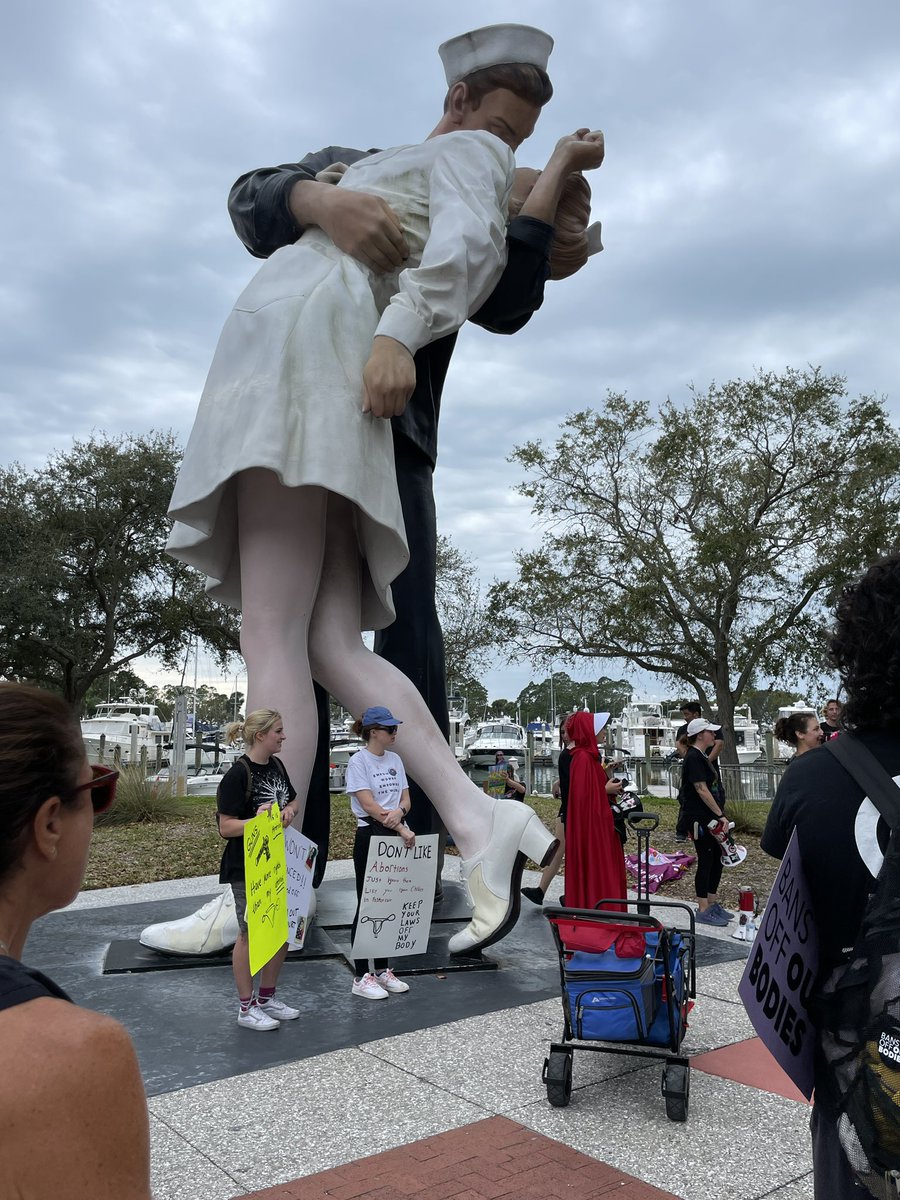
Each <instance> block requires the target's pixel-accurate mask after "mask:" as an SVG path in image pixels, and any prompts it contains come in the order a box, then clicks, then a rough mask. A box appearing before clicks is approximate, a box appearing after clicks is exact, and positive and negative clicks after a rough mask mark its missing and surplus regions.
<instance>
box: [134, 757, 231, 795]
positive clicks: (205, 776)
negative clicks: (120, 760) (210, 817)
mask: <svg viewBox="0 0 900 1200" xmlns="http://www.w3.org/2000/svg"><path fill="white" fill-rule="evenodd" d="M232 765H233V764H232V763H231V762H226V763H221V764H220V765H219V766H218V767H215V766H212V765H204V766H201V767H196V766H194V765H193V764H192V765H190V766H186V767H185V773H186V777H185V788H186V789H187V794H188V795H189V796H215V794H216V792H217V791H218V788H219V784H220V783H221V782H222V780H223V779H224V778H225V776H226V775H227V774H228V772H229V771H230V770H231V767H232ZM147 780H148V782H149V783H152V784H154V785H156V786H157V787H159V786H160V785H162V786H164V787H165V788H167V789H168V788H169V787H170V786H171V783H172V768H171V767H162V768H161V769H160V770H159V771H157V772H156V773H155V774H153V775H148V776H147Z"/></svg>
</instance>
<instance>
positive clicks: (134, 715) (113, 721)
mask: <svg viewBox="0 0 900 1200" xmlns="http://www.w3.org/2000/svg"><path fill="white" fill-rule="evenodd" d="M81 736H82V737H83V738H84V742H85V748H86V750H87V754H88V757H89V758H91V759H98V758H99V757H100V754H101V749H102V753H103V756H104V757H105V758H106V759H107V760H109V759H110V758H111V757H112V755H113V754H114V752H115V750H116V748H118V749H119V752H120V754H121V759H122V762H123V763H129V762H131V758H132V754H133V755H134V756H135V761H139V759H140V755H141V750H144V749H146V751H147V760H148V762H151V763H152V762H155V761H156V756H157V753H160V754H162V755H163V756H165V751H164V750H163V744H164V743H165V742H166V741H168V740H169V738H170V736H171V735H170V733H169V730H168V728H167V726H166V725H165V724H164V723H163V721H162V720H161V718H160V716H159V710H158V709H157V707H156V705H155V704H145V703H143V702H142V701H140V700H135V699H134V698H133V697H130V696H124V697H122V699H121V700H111V701H109V702H107V703H106V704H98V705H97V708H96V710H95V712H94V715H93V716H92V717H86V718H84V720H82V722H81ZM101 739H102V741H101Z"/></svg>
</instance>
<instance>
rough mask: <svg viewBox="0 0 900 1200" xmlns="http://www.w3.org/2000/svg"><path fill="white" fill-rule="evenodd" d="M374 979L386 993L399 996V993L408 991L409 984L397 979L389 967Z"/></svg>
mask: <svg viewBox="0 0 900 1200" xmlns="http://www.w3.org/2000/svg"><path fill="white" fill-rule="evenodd" d="M375 978H376V979H377V980H378V982H379V983H380V984H381V986H382V987H383V988H385V989H386V991H389V992H393V993H394V994H395V995H398V996H399V994H400V993H401V992H408V991H409V984H408V983H404V982H403V980H402V979H398V978H397V976H396V975H395V974H394V972H393V971H392V970H391V968H390V967H388V969H387V970H386V971H382V972H381V974H380V975H376V976H375Z"/></svg>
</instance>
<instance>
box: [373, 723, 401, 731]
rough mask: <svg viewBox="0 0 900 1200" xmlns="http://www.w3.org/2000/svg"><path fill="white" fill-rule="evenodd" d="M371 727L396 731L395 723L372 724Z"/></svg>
mask: <svg viewBox="0 0 900 1200" xmlns="http://www.w3.org/2000/svg"><path fill="white" fill-rule="evenodd" d="M372 728H373V729H383V730H384V732H385V733H396V732H397V726H396V725H373V726H372Z"/></svg>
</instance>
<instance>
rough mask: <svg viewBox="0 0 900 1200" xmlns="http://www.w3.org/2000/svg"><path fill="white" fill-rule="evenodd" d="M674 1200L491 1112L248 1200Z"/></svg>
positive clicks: (253, 1196)
mask: <svg viewBox="0 0 900 1200" xmlns="http://www.w3.org/2000/svg"><path fill="white" fill-rule="evenodd" d="M407 1196H411V1197H418V1198H419V1200H495V1198H497V1197H503V1196H505V1197H509V1198H510V1200H562V1198H564V1197H567V1198H571V1200H591V1197H594V1196H615V1197H617V1200H672V1198H671V1193H669V1192H661V1191H660V1190H659V1189H658V1188H655V1187H651V1186H650V1185H649V1184H647V1183H642V1182H641V1180H639V1179H635V1178H634V1176H633V1175H625V1174H624V1173H623V1172H622V1171H618V1170H616V1169H615V1168H614V1167H611V1166H609V1165H608V1164H607V1163H604V1162H598V1161H597V1159H595V1158H588V1156H587V1155H586V1154H581V1153H580V1152H579V1151H578V1150H573V1149H572V1148H571V1147H570V1146H564V1145H563V1144H562V1143H561V1142H556V1141H553V1139H552V1138H548V1137H544V1136H543V1135H542V1134H540V1133H535V1132H534V1130H532V1129H526V1128H525V1126H524V1125H518V1124H517V1123H516V1122H515V1121H509V1120H507V1119H506V1117H491V1118H489V1119H488V1120H486V1121H478V1122H477V1123H476V1124H474V1125H465V1126H463V1128H462V1129H453V1130H451V1131H450V1132H449V1133H442V1134H439V1135H438V1136H436V1137H430V1138H424V1139H423V1140H422V1141H420V1142H412V1143H411V1144H410V1145H408V1146H401V1147H399V1148H398V1149H396V1150H386V1151H385V1152H384V1153H383V1154H373V1155H372V1156H371V1157H370V1158H362V1159H359V1160H358V1161H357V1162H352V1163H347V1164H346V1165H345V1166H343V1167H335V1168H334V1169H333V1170H331V1171H320V1172H319V1173H318V1174H317V1175H307V1176H306V1177H305V1178H304V1179H296V1180H294V1182H293V1183H284V1184H281V1185H280V1186H279V1187H272V1188H266V1189H265V1190H264V1191H261V1192H252V1193H251V1194H250V1195H249V1196H247V1197H245V1198H244V1200H402V1198H403V1197H407Z"/></svg>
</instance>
